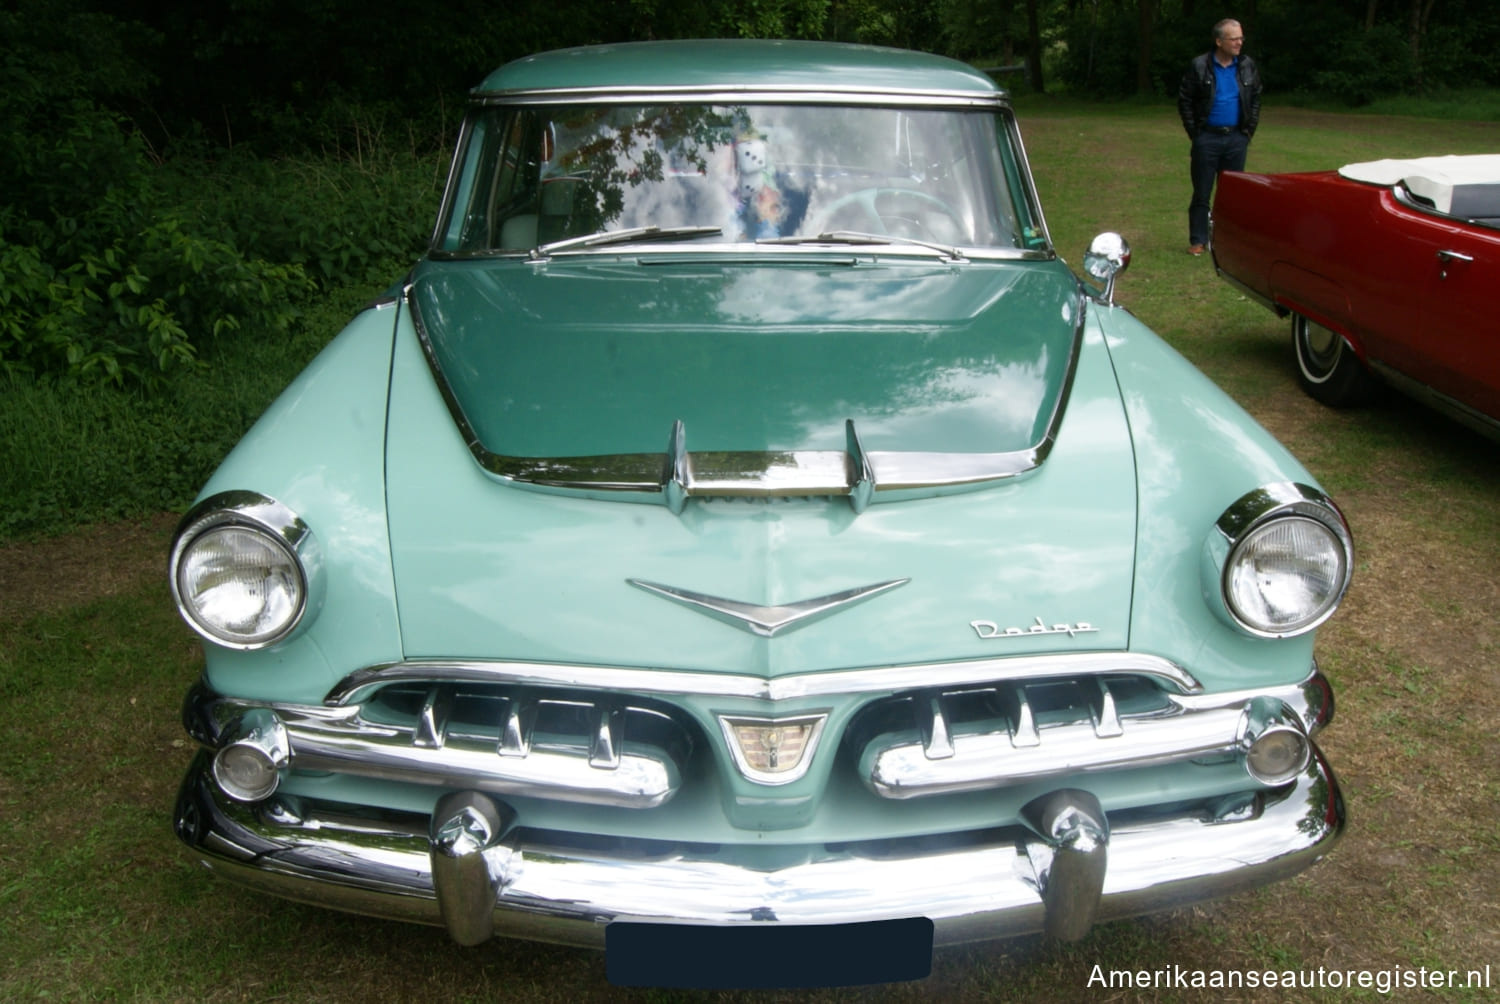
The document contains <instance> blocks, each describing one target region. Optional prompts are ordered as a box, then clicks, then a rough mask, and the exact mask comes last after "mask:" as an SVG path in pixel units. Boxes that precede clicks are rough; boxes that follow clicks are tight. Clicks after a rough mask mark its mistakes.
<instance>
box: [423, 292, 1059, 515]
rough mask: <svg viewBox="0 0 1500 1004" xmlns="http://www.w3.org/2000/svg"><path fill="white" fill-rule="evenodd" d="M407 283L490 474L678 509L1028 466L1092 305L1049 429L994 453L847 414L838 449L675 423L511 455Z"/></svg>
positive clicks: (902, 491) (438, 369)
mask: <svg viewBox="0 0 1500 1004" xmlns="http://www.w3.org/2000/svg"><path fill="white" fill-rule="evenodd" d="M413 285H414V284H409V285H408V286H407V287H406V291H405V292H406V296H405V303H406V307H407V309H409V310H410V312H411V320H412V326H413V328H414V329H415V331H416V334H417V342H418V343H419V344H420V346H421V348H422V354H423V356H424V357H425V358H426V359H427V365H428V367H429V368H430V369H431V371H432V375H433V379H434V380H435V381H436V382H437V385H438V389H439V391H440V392H441V394H442V397H443V401H444V403H445V404H446V405H447V406H448V412H449V414H450V415H451V416H452V418H453V421H454V423H455V424H457V426H458V428H459V431H460V432H461V433H462V435H463V437H464V442H465V444H466V445H467V446H468V447H469V452H470V453H471V454H473V456H474V459H475V461H476V462H477V463H478V464H479V466H480V467H481V468H483V469H484V471H486V472H487V473H488V474H490V475H491V476H492V477H495V478H497V479H499V480H501V481H505V482H509V483H512V484H516V485H519V486H522V487H529V488H535V489H538V490H543V491H545V490H557V491H570V492H571V491H579V492H585V493H593V494H594V495H596V496H600V497H604V496H616V495H620V494H622V493H623V494H624V495H626V496H628V495H629V494H635V495H637V496H639V498H637V499H630V498H628V497H626V498H625V499H624V500H625V501H641V502H654V503H657V504H661V505H666V506H668V507H669V508H670V509H671V510H672V511H673V512H674V513H678V514H680V513H681V512H682V511H683V508H684V507H685V506H686V504H687V500H688V499H689V498H692V497H694V496H698V497H703V498H757V499H772V498H804V497H827V496H832V497H843V498H845V499H847V500H848V501H849V504H850V506H851V507H853V509H854V510H855V511H856V512H860V511H863V509H864V507H865V506H866V505H868V504H869V503H871V502H879V501H885V500H894V499H897V498H902V497H910V496H911V495H912V494H926V493H931V492H935V491H944V490H962V489H965V488H971V487H981V486H983V485H985V484H989V483H992V482H996V481H1003V480H1007V479H1010V478H1014V477H1017V476H1019V475H1022V474H1026V473H1028V472H1030V471H1032V470H1035V469H1036V468H1038V467H1040V466H1041V465H1042V463H1043V462H1044V461H1045V460H1046V459H1047V456H1048V454H1050V453H1051V452H1052V446H1053V444H1054V443H1055V442H1056V438H1057V430H1058V427H1059V426H1060V425H1061V424H1062V417H1063V414H1064V413H1065V412H1066V411H1067V406H1068V398H1069V396H1070V395H1071V393H1072V388H1073V377H1074V375H1075V374H1076V373H1077V370H1078V356H1079V353H1080V351H1081V349H1082V344H1083V322H1084V313H1085V312H1084V311H1083V310H1079V311H1077V319H1076V320H1075V321H1074V326H1073V341H1072V346H1071V349H1070V352H1069V356H1068V362H1067V370H1066V372H1065V373H1064V375H1063V385H1062V389H1061V391H1060V392H1059V394H1058V396H1057V402H1056V405H1055V406H1054V408H1053V411H1052V414H1051V415H1050V416H1049V417H1048V420H1047V427H1046V431H1045V432H1043V434H1042V436H1041V438H1040V439H1039V440H1038V441H1037V442H1036V443H1033V444H1032V445H1031V446H1028V447H1026V448H1025V449H1020V450H1011V451H1001V452H995V453H938V452H908V451H893V450H866V449H864V447H863V445H862V444H861V443H860V440H859V436H858V433H857V432H856V430H855V427H854V420H853V419H847V420H846V421H845V430H844V431H845V448H844V449H843V450H842V451H838V450H779V451H778V450H768V451H759V452H756V451H712V450H709V451H700V452H697V453H691V452H688V450H687V430H686V429H685V427H684V426H683V423H682V422H681V421H677V422H674V423H673V426H672V428H671V430H670V431H669V433H668V436H667V446H666V448H665V449H664V450H663V452H661V453H618V454H602V455H598V456H582V457H513V456H506V455H503V454H499V453H494V452H492V451H491V450H489V449H488V448H487V447H486V446H485V445H484V443H483V442H481V441H480V439H479V435H478V433H477V432H476V431H475V429H474V425H473V423H472V422H470V421H469V418H468V416H467V415H466V414H465V413H464V410H463V406H462V405H461V404H460V403H459V401H458V396H457V394H455V393H454V391H453V388H452V386H451V385H450V384H449V383H448V380H447V377H446V376H445V375H444V373H443V368H442V365H441V364H440V363H439V362H438V357H437V351H436V349H435V348H434V346H433V343H432V336H431V334H430V332H429V331H428V329H427V325H426V323H425V322H424V321H423V319H422V311H421V308H419V307H418V306H417V303H416V300H415V299H414V297H413V296H412V289H413Z"/></svg>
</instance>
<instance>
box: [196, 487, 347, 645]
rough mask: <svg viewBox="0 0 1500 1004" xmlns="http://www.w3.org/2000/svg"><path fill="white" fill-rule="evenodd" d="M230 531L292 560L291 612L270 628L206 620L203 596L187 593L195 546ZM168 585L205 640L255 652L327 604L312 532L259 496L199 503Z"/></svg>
mask: <svg viewBox="0 0 1500 1004" xmlns="http://www.w3.org/2000/svg"><path fill="white" fill-rule="evenodd" d="M226 529H237V530H242V531H247V532H249V533H252V534H254V535H256V536H257V537H259V538H260V541H261V543H263V544H264V545H266V546H267V547H268V548H270V549H271V550H273V551H274V552H276V553H278V554H279V555H280V556H281V557H282V558H283V559H284V560H285V562H286V566H287V570H288V572H289V573H290V581H291V583H292V585H293V587H294V591H295V595H294V596H293V597H292V598H291V600H290V602H289V603H288V605H287V607H288V609H287V612H286V613H285V614H284V615H283V616H282V617H281V618H280V619H279V620H278V621H277V623H275V624H274V625H272V626H270V627H268V628H266V629H263V630H259V631H254V632H236V631H234V630H231V629H230V628H228V627H226V626H225V625H223V624H220V623H216V622H215V621H213V620H212V619H210V618H209V617H208V616H206V614H205V612H204V610H203V609H202V607H201V605H200V604H199V602H198V598H197V597H195V596H191V595H188V594H187V591H186V589H187V587H186V583H185V582H184V581H183V578H184V576H183V572H184V562H185V560H186V559H187V558H188V556H189V555H190V554H191V552H192V549H193V548H194V546H195V545H197V544H199V543H201V542H203V541H204V540H205V539H207V538H208V537H209V536H210V535H213V534H216V533H218V532H220V531H223V530H226ZM168 582H169V584H170V586H171V590H172V600H173V602H175V603H176V604H177V610H178V612H179V613H180V614H181V615H182V618H183V620H185V621H187V623H188V626H189V627H191V628H192V629H193V630H194V631H196V632H197V633H198V634H199V635H201V636H202V637H203V638H204V639H205V640H207V641H211V642H213V643H214V644H215V645H219V646H222V647H224V648H229V649H236V650H239V651H255V650H257V649H263V648H269V647H270V646H272V645H276V644H278V643H280V642H283V641H285V640H287V639H288V638H290V637H292V636H293V635H294V634H296V633H297V632H298V631H299V630H300V629H301V628H302V627H303V626H305V625H306V624H307V623H308V622H310V620H311V617H310V616H309V615H310V613H311V612H314V611H316V610H317V609H318V607H319V606H320V605H321V602H322V590H323V575H322V555H321V551H320V549H319V547H318V542H317V538H316V537H315V536H314V535H313V532H312V530H311V528H309V527H308V525H307V524H306V523H305V522H303V520H302V519H301V517H299V516H298V515H297V514H296V513H295V512H293V511H292V510H291V509H290V508H288V507H287V506H285V505H283V504H282V503H280V502H278V501H276V500H275V499H273V498H270V497H268V496H265V495H261V494H259V493H257V492H249V491H230V492H221V493H219V494H217V495H213V496H211V497H209V498H206V499H204V500H203V501H201V502H199V503H198V504H197V505H195V506H193V508H192V509H191V510H189V511H188V514H187V515H186V516H184V517H183V519H182V522H181V524H180V525H179V527H178V530H177V535H176V538H175V540H174V541H173V544H172V554H171V558H170V560H169V563H168Z"/></svg>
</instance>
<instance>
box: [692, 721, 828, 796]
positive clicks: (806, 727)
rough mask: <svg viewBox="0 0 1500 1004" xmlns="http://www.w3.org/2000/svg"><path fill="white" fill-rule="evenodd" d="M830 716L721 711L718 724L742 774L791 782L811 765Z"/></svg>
mask: <svg viewBox="0 0 1500 1004" xmlns="http://www.w3.org/2000/svg"><path fill="white" fill-rule="evenodd" d="M827 719H828V715H827V714H824V713H818V714H812V715H798V716H796V717H795V718H749V717H745V716H740V715H720V716H719V727H720V728H721V729H723V730H724V741H725V742H726V743H727V744H728V746H729V752H730V754H731V755H732V756H733V757H734V762H735V766H737V767H738V768H739V769H740V773H741V774H744V775H745V776H746V777H748V778H749V779H750V780H752V781H758V782H760V783H761V784H790V783H791V782H793V781H795V780H797V779H798V778H799V777H801V776H802V775H804V774H806V773H807V768H808V767H810V766H811V765H812V754H813V749H814V748H815V747H816V746H817V745H818V738H819V737H820V736H821V735H822V734H823V723H824V722H825V721H826V720H827Z"/></svg>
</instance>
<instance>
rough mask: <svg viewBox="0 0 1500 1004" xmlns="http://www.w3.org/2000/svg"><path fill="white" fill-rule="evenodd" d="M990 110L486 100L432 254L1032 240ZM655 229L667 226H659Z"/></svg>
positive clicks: (1033, 227)
mask: <svg viewBox="0 0 1500 1004" xmlns="http://www.w3.org/2000/svg"><path fill="white" fill-rule="evenodd" d="M1002 114H1003V113H1000V112H997V111H995V110H993V109H986V110H966V109H907V108H881V107H869V106H840V107H829V106H814V105H758V104H747V105H693V104H664V105H620V104H596V105H571V106H564V105H538V106H520V105H494V106H487V107H484V108H481V109H478V110H477V111H476V112H475V113H474V115H473V118H472V119H471V121H470V123H469V132H468V135H467V139H466V142H465V144H464V149H463V150H462V151H461V152H460V157H461V158H462V160H461V163H460V167H459V170H457V171H456V172H455V173H454V178H453V181H452V185H453V190H452V191H451V192H450V193H449V196H448V199H447V201H446V203H445V205H446V207H447V209H446V212H447V217H446V219H445V220H444V221H443V222H442V225H441V229H440V230H439V233H438V244H437V250H439V251H442V252H447V253H451V254H458V255H466V254H489V253H495V252H507V251H513V252H522V251H527V250H529V249H531V248H534V247H537V246H540V245H546V244H551V243H553V242H556V241H563V240H567V239H569V238H574V237H582V236H587V235H590V234H596V233H600V232H604V231H614V230H625V229H632V228H645V227H659V228H662V229H664V230H665V229H668V228H679V227H693V228H706V229H705V230H699V231H694V232H691V233H683V234H681V235H670V236H673V237H674V238H675V239H680V240H684V241H689V240H690V241H692V242H693V244H694V246H701V245H704V244H709V245H712V244H715V243H742V242H747V241H755V240H764V239H777V240H782V241H784V240H786V239H787V238H793V239H795V238H797V237H807V238H809V239H810V240H811V239H815V238H816V237H817V236H818V235H819V234H828V233H834V232H840V231H852V232H858V233H862V234H868V235H888V236H890V237H892V238H895V239H898V240H908V241H911V240H915V241H926V242H933V243H935V244H942V245H954V246H958V247H963V248H967V249H975V250H982V249H996V250H1001V249H1004V250H1011V251H1015V250H1035V249H1041V248H1045V247H1046V237H1045V235H1044V234H1043V232H1042V228H1041V223H1040V221H1039V220H1038V219H1036V218H1035V216H1034V214H1033V212H1032V209H1031V203H1030V202H1029V201H1028V199H1027V198H1026V195H1025V191H1024V182H1023V180H1022V174H1021V172H1020V170H1019V166H1018V161H1017V157H1016V155H1015V152H1014V151H1013V149H1012V147H1011V143H1010V133H1009V132H1008V131H1007V130H1006V128H1005V120H1004V119H1003V118H1002V117H1001V116H1002ZM658 236H659V237H660V236H665V235H658Z"/></svg>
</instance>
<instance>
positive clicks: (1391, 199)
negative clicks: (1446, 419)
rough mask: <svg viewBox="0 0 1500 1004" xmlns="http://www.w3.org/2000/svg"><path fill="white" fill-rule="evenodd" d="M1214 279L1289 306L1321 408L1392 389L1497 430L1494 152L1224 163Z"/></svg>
mask: <svg viewBox="0 0 1500 1004" xmlns="http://www.w3.org/2000/svg"><path fill="white" fill-rule="evenodd" d="M1213 257H1214V266H1215V268H1216V269H1217V271H1218V274H1219V275H1221V276H1223V277H1224V278H1225V279H1228V280H1229V281H1230V282H1232V283H1234V284H1235V285H1237V286H1239V287H1240V288H1241V289H1243V290H1244V291H1245V292H1246V293H1248V294H1250V295H1251V296H1252V297H1254V298H1255V299H1257V300H1260V301H1261V302H1263V303H1265V304H1266V305H1267V306H1269V307H1270V308H1271V309H1273V310H1275V311H1276V313H1277V314H1279V315H1281V316H1286V315H1288V314H1290V315H1291V318H1292V343H1293V345H1294V347H1295V349H1296V356H1297V376H1298V380H1299V382H1300V383H1301V384H1302V387H1303V389H1304V390H1306V391H1307V392H1308V393H1309V394H1310V395H1312V396H1313V397H1314V398H1316V399H1317V400H1319V401H1322V402H1324V403H1325V404H1330V405H1350V404H1357V403H1360V402H1361V401H1364V400H1366V399H1367V398H1369V396H1370V394H1371V392H1372V391H1373V390H1374V389H1375V388H1376V387H1378V386H1379V385H1380V384H1381V383H1387V384H1390V385H1392V386H1394V387H1396V388H1397V389H1399V390H1401V391H1403V392H1405V393H1407V394H1410V395H1412V396H1414V397H1416V398H1418V399H1420V400H1422V401H1424V402H1426V403H1427V404H1430V405H1432V406H1434V407H1436V408H1439V409H1440V410H1442V411H1445V412H1447V413H1448V414H1450V415H1452V416H1453V417H1454V418H1457V419H1458V420H1460V421H1462V422H1465V423H1466V424H1468V425H1471V426H1473V427H1474V428H1476V429H1478V430H1480V431H1481V432H1484V433H1485V434H1487V435H1489V436H1492V437H1496V438H1500V319H1497V315H1496V309H1495V307H1496V296H1497V293H1500V155H1478V156H1446V157H1421V158H1417V159H1412V160H1378V161H1371V162H1368V163H1363V164H1349V165H1347V166H1345V167H1342V168H1340V169H1339V170H1337V171H1320V172H1313V173H1304V174H1250V173H1244V172H1225V173H1224V174H1223V175H1221V176H1220V178H1219V185H1218V195H1217V197H1216V199H1215V202H1214V212H1213Z"/></svg>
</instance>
